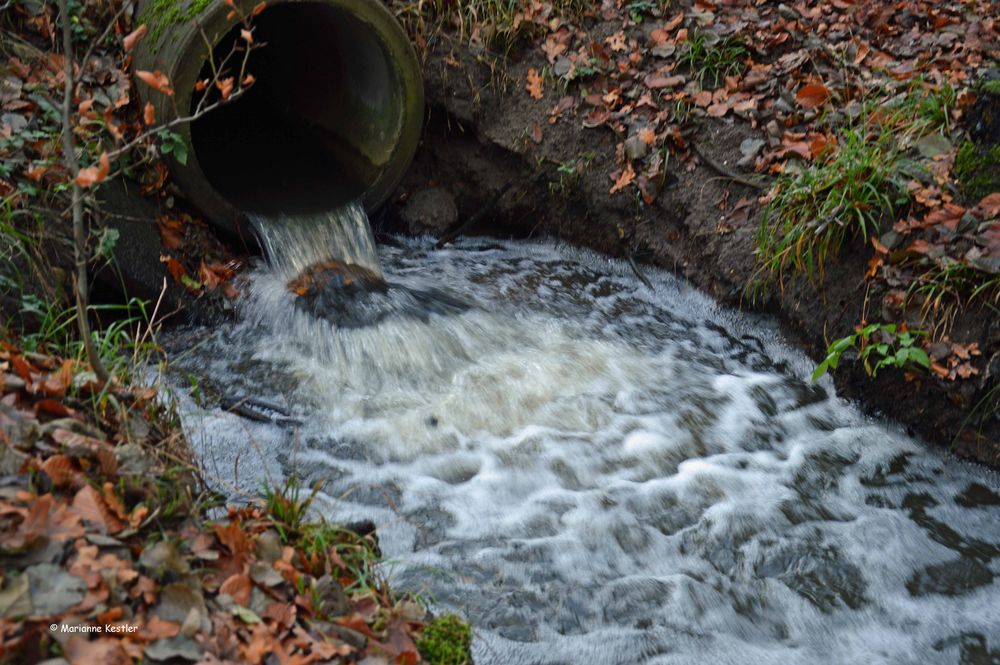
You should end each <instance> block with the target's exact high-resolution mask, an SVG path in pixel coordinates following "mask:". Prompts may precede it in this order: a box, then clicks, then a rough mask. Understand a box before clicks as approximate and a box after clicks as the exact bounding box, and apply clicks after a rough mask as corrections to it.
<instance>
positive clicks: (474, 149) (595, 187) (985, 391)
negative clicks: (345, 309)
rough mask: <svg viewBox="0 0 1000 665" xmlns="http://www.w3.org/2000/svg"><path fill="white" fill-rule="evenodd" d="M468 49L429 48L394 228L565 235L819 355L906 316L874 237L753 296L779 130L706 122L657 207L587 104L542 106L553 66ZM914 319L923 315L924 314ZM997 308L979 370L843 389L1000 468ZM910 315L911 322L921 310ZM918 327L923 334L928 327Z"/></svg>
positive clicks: (843, 374)
mask: <svg viewBox="0 0 1000 665" xmlns="http://www.w3.org/2000/svg"><path fill="white" fill-rule="evenodd" d="M486 61H489V58H484V57H482V56H481V55H480V56H478V57H477V55H475V54H473V53H472V52H470V50H469V49H468V48H467V47H465V46H464V45H463V44H462V43H458V42H452V41H448V40H444V41H442V42H440V43H438V44H437V45H436V46H435V47H433V48H432V49H431V50H430V51H429V52H428V56H427V62H426V65H425V80H426V86H427V100H428V117H427V125H426V128H425V133H424V138H423V142H422V145H421V148H420V150H419V152H418V154H417V158H416V161H415V164H414V166H413V168H411V170H410V173H409V175H408V177H407V180H406V181H405V182H404V185H403V187H402V191H401V194H400V197H399V198H398V199H397V201H396V202H395V203H394V204H393V206H391V207H390V209H389V210H387V211H385V212H384V213H383V214H382V215H381V217H380V218H379V219H378V220H374V221H375V222H376V225H377V226H376V227H377V229H378V230H381V231H383V232H390V231H391V232H396V231H401V230H403V231H410V232H420V231H430V232H432V233H435V234H438V235H439V236H445V237H447V236H448V235H449V234H454V233H486V234H497V235H513V236H532V235H536V236H537V235H551V236H554V237H557V238H560V239H563V240H566V241H567V242H571V243H574V244H577V245H581V246H585V247H588V248H591V249H594V250H597V251H600V252H604V253H607V254H610V255H612V256H618V257H628V258H631V259H633V260H634V262H635V264H636V265H637V267H638V271H639V272H641V265H642V264H652V265H656V266H660V267H663V268H667V269H670V270H672V271H674V272H676V273H677V274H679V275H682V276H684V277H685V278H687V279H688V280H690V281H691V282H692V283H693V284H695V285H697V286H698V287H699V288H701V289H703V290H705V291H707V292H708V293H710V294H711V295H713V296H714V297H715V298H717V299H718V300H719V301H720V302H722V303H725V304H727V305H731V306H738V307H742V308H745V309H755V310H761V311H766V312H768V313H770V314H773V315H774V316H776V317H777V318H778V320H779V321H780V322H781V324H782V326H783V327H784V329H785V331H786V333H787V334H788V335H789V336H790V337H791V338H792V339H793V340H795V341H796V342H797V343H798V344H799V345H800V346H802V347H803V348H804V349H805V350H806V351H807V352H808V353H809V354H810V355H811V356H812V357H813V358H814V359H817V360H818V359H821V358H822V357H823V356H824V355H825V352H826V348H827V346H828V344H829V342H830V341H831V340H833V339H837V338H840V337H843V336H845V335H848V334H850V333H852V332H853V328H854V326H855V325H856V324H857V323H858V322H859V321H861V320H863V319H866V320H868V321H872V320H880V319H881V320H885V321H889V320H892V319H890V318H884V317H891V316H892V314H891V313H889V312H879V311H878V310H879V308H880V303H881V302H882V295H883V294H882V293H879V292H878V291H877V288H875V289H873V288H872V287H871V286H870V285H869V283H867V282H866V281H865V280H864V279H863V278H862V275H864V274H865V264H866V263H867V262H868V260H869V259H870V254H871V249H870V248H869V247H867V246H865V245H863V244H862V242H861V241H860V240H858V239H855V240H854V241H850V242H848V243H846V244H845V246H844V249H843V250H842V251H841V252H840V254H839V255H838V256H836V257H833V258H832V259H831V260H830V261H829V265H828V267H827V271H826V279H825V282H824V283H823V285H822V286H819V285H816V284H813V283H810V282H809V281H808V280H806V279H805V278H798V279H791V280H788V281H786V283H785V285H784V288H783V289H779V288H777V287H771V288H770V289H769V291H767V292H766V293H764V294H763V295H762V296H758V298H757V299H756V300H755V301H753V302H751V300H750V299H749V298H748V297H746V295H745V287H746V285H747V284H748V282H749V281H750V280H751V279H752V277H753V276H754V273H755V270H756V265H755V260H754V248H755V243H754V234H755V232H756V230H757V227H758V224H759V221H760V214H761V211H762V206H761V204H760V203H759V202H758V199H759V198H760V196H761V195H762V194H764V192H765V191H766V181H764V182H765V187H764V188H763V189H762V188H760V187H757V186H753V185H752V184H748V183H744V182H743V180H744V178H745V177H747V176H749V175H751V174H749V173H747V172H746V171H744V170H743V169H742V168H741V167H740V166H739V165H738V164H737V162H738V160H739V159H740V157H741V149H740V146H741V143H743V142H744V141H745V140H746V139H759V138H761V137H762V136H763V134H762V132H761V131H760V130H758V129H753V128H751V126H750V125H749V123H747V122H746V121H743V120H740V119H733V118H732V117H730V118H728V119H725V120H716V119H712V118H703V119H701V120H698V121H696V126H695V127H694V128H693V129H692V131H691V132H690V133H688V134H686V136H685V138H686V139H687V141H688V142H689V143H690V144H691V145H692V146H693V151H692V152H693V153H695V155H696V157H695V158H694V159H692V160H690V161H679V160H674V159H670V160H668V162H667V165H666V171H667V177H666V179H665V182H664V183H663V188H662V189H661V191H660V193H659V196H658V197H657V199H656V200H655V202H654V203H653V204H651V205H647V204H646V203H644V202H643V200H642V199H641V198H640V197H638V196H637V195H634V194H626V193H620V194H618V195H611V194H609V190H610V188H611V186H612V184H613V183H612V181H611V180H609V177H608V173H610V172H612V171H613V170H614V162H615V160H614V156H615V148H616V143H617V142H618V141H617V139H616V138H615V137H614V135H613V134H612V132H610V131H608V130H604V129H598V130H589V129H584V128H583V127H582V125H581V119H582V113H581V114H577V113H576V111H575V110H573V109H567V110H565V111H563V112H562V114H561V117H560V118H559V121H558V122H555V123H550V122H549V116H550V112H551V106H552V105H554V104H556V102H557V101H558V99H555V98H554V99H552V100H551V102H549V100H546V103H544V104H540V103H533V100H531V99H530V98H529V97H528V96H527V95H525V94H524V91H522V90H520V89H519V86H520V83H518V82H522V81H524V80H525V76H526V73H527V71H528V69H529V68H530V67H542V66H543V65H544V59H543V58H542V57H541V56H540V55H538V54H533V53H528V54H525V55H523V56H522V57H521V58H520V60H518V57H517V56H516V55H515V56H514V57H512V58H511V59H509V60H508V61H507V62H506V65H505V67H506V69H504V70H497V68H496V67H492V68H491V67H489V66H487V65H486V64H484V62H486ZM917 314H918V313H914V314H913V315H912V316H914V317H915V316H917ZM989 314H990V313H989V311H988V310H984V311H961V312H960V313H959V315H958V316H957V318H956V320H955V322H954V325H953V327H952V329H951V331H950V336H951V338H952V339H954V340H960V341H963V342H978V344H979V349H980V350H981V351H982V356H981V358H980V359H979V365H980V366H981V369H980V373H979V375H978V376H974V377H972V378H970V379H967V380H963V381H946V380H941V379H938V378H937V377H935V376H933V375H931V374H928V373H920V374H919V375H910V376H909V377H907V376H906V375H904V373H903V372H902V371H899V370H892V369H890V370H884V371H882V372H880V373H879V374H878V376H877V377H876V378H874V379H872V378H870V377H868V376H867V375H866V374H865V372H864V370H863V368H862V366H861V364H860V363H855V362H843V363H841V365H840V368H839V369H838V370H837V371H836V372H834V380H835V382H836V384H837V387H838V389H839V390H840V391H841V394H843V395H845V396H847V397H849V398H852V399H855V400H857V401H858V402H859V403H860V404H861V405H862V406H863V407H864V408H865V409H866V410H867V411H868V412H870V413H872V414H879V415H885V416H888V417H891V418H893V419H896V420H898V421H900V422H902V423H903V424H904V425H906V426H907V428H908V429H909V430H910V431H911V432H912V433H913V434H916V435H919V436H921V437H923V438H924V439H926V440H928V441H930V442H933V443H934V444H936V445H939V446H943V447H946V448H949V449H951V450H953V451H954V452H955V453H957V454H958V455H960V456H963V457H966V458H969V459H973V460H976V461H979V462H982V463H985V464H989V465H992V466H997V465H998V464H1000V422H998V420H997V418H996V416H995V415H993V416H990V417H988V418H981V417H980V415H979V414H980V413H981V412H983V411H984V410H986V409H984V406H985V405H987V404H989V403H990V400H991V399H995V397H996V395H995V393H994V394H992V395H991V394H990V390H991V388H992V387H993V386H995V375H996V373H997V372H998V371H1000V344H998V341H1000V322H998V321H997V320H996V318H995V317H993V316H990V315H989ZM908 316H910V315H908ZM909 323H910V325H913V326H914V327H919V320H917V319H915V318H914V319H912V320H910V321H909Z"/></svg>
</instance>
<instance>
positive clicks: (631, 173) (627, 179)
mask: <svg viewBox="0 0 1000 665" xmlns="http://www.w3.org/2000/svg"><path fill="white" fill-rule="evenodd" d="M633 180H635V170H634V169H633V168H632V165H631V164H626V165H625V168H624V169H623V170H622V172H621V175H619V176H618V179H617V180H615V184H614V185H612V187H611V190H610V192H609V193H610V194H617V193H618V192H620V191H622V190H623V189H625V188H626V187H628V186H629V185H630V184H631V183H632V181H633Z"/></svg>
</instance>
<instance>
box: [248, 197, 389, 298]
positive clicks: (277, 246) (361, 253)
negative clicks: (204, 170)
mask: <svg viewBox="0 0 1000 665" xmlns="http://www.w3.org/2000/svg"><path fill="white" fill-rule="evenodd" d="M248 217H249V219H250V223H251V224H253V227H254V229H255V230H256V231H257V235H258V237H259V238H260V242H261V245H263V247H264V252H265V254H266V255H267V260H268V262H269V263H270V264H271V268H272V269H273V270H275V271H276V272H278V273H280V274H281V275H282V276H284V277H285V278H286V279H293V278H294V277H296V276H298V275H299V274H301V273H302V271H303V270H305V269H306V268H308V267H310V266H312V265H315V264H317V263H320V262H323V261H330V260H336V261H339V262H340V263H344V264H354V265H358V266H361V267H363V268H367V269H368V270H370V271H372V272H373V273H375V274H376V275H377V276H378V277H380V278H381V277H383V272H382V267H381V265H379V260H378V254H377V253H376V251H375V237H374V236H373V235H372V230H371V227H370V226H369V225H368V215H367V214H365V209H364V208H363V207H362V205H361V204H360V203H359V202H357V201H354V202H352V203H348V204H347V205H345V206H342V207H340V208H337V209H334V210H324V211H322V212H314V213H307V214H294V215H292V214H287V213H281V214H279V215H277V216H270V215H261V214H257V213H251V214H249V215H248Z"/></svg>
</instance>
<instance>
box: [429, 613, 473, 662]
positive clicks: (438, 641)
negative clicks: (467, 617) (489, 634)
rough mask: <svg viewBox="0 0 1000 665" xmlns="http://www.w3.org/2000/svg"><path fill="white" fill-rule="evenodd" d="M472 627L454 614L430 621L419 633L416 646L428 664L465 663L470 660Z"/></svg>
mask: <svg viewBox="0 0 1000 665" xmlns="http://www.w3.org/2000/svg"><path fill="white" fill-rule="evenodd" d="M471 646H472V629H471V628H469V624H467V623H465V622H464V621H462V620H461V619H460V618H458V617H457V616H455V615H454V614H446V615H445V616H442V617H438V618H436V619H434V620H433V621H431V622H430V623H429V624H427V626H426V627H425V628H424V630H423V632H421V633H420V639H419V640H417V648H418V649H419V650H420V655H421V656H423V658H424V660H426V661H427V662H428V663H429V664H430V665H467V664H468V663H471V662H472V656H471V652H470V648H471Z"/></svg>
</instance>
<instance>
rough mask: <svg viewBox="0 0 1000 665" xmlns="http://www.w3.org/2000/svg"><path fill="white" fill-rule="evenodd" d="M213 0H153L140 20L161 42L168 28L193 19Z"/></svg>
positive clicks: (152, 36)
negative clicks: (187, 0) (186, 0)
mask: <svg viewBox="0 0 1000 665" xmlns="http://www.w3.org/2000/svg"><path fill="white" fill-rule="evenodd" d="M212 2H213V0H190V2H184V0H153V1H152V2H151V3H150V5H149V9H147V10H146V11H145V12H143V14H142V17H141V18H140V21H141V22H142V23H145V24H146V26H147V27H148V28H149V38H150V39H151V40H152V41H154V42H159V41H160V37H162V36H163V34H164V32H165V31H166V29H167V28H169V27H170V26H172V25H176V24H178V23H187V22H188V21H193V20H194V19H195V17H197V16H198V15H199V14H201V13H202V12H203V11H205V10H206V9H208V6H209V5H211V4H212Z"/></svg>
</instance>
